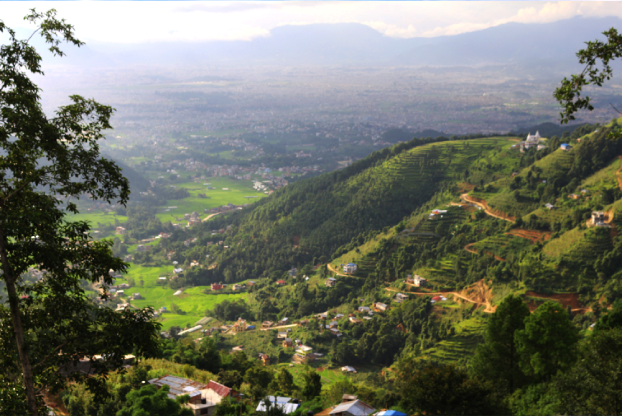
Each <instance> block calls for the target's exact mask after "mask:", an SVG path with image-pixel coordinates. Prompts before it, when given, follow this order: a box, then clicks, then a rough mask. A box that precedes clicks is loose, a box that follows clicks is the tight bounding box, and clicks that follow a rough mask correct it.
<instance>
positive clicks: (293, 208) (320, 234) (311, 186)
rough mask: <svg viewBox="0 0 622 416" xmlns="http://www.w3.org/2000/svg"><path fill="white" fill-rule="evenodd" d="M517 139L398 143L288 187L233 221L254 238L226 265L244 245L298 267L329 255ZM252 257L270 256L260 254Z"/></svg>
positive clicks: (391, 220) (390, 220) (411, 208)
mask: <svg viewBox="0 0 622 416" xmlns="http://www.w3.org/2000/svg"><path fill="white" fill-rule="evenodd" d="M510 143H513V141H511V139H510V138H506V137H497V138H483V139H475V140H467V141H446V142H438V143H431V144H427V145H423V146H417V147H412V146H410V147H411V148H408V147H407V146H406V145H405V144H403V145H402V146H401V148H403V149H404V150H402V151H400V145H397V146H394V147H393V148H390V149H385V150H383V151H382V152H378V153H379V154H382V153H384V155H385V156H384V157H378V155H376V154H373V155H371V156H370V157H369V158H367V159H365V160H363V161H361V162H359V163H357V164H355V165H352V166H350V167H348V168H346V169H343V170H341V171H338V172H332V173H329V174H326V175H323V176H321V177H319V178H314V179H312V180H307V181H301V182H299V183H295V184H292V185H290V186H287V187H286V188H284V189H282V190H280V191H278V192H277V193H275V194H274V195H272V196H271V197H270V198H266V199H265V200H263V201H259V202H258V203H257V206H256V207H254V209H253V212H251V213H249V214H248V215H242V213H241V214H240V215H239V216H237V217H234V218H233V220H234V221H235V225H236V226H238V227H239V230H238V235H242V236H248V237H249V238H250V241H247V243H246V244H245V245H246V247H245V248H243V247H240V248H239V249H238V247H237V246H236V247H235V248H234V249H233V250H229V253H227V255H226V256H224V257H225V258H223V261H222V262H221V263H223V264H222V267H226V265H227V264H229V261H228V259H229V258H232V257H236V260H238V259H239V255H240V254H241V255H242V256H244V255H245V254H243V253H241V251H245V249H246V251H249V250H259V251H260V252H261V251H263V250H269V251H268V252H266V256H268V254H269V255H270V257H272V259H273V262H274V257H275V256H274V253H275V251H276V252H280V251H281V250H284V251H283V252H282V255H281V256H280V257H281V259H282V261H284V262H287V261H289V262H290V263H292V264H291V265H295V264H297V263H299V262H300V261H305V262H306V261H309V260H310V259H307V258H306V253H307V250H308V251H309V252H314V253H318V252H319V253H322V254H324V255H326V256H330V255H331V254H332V253H333V251H334V250H335V249H337V248H338V247H339V246H341V245H343V244H346V243H348V242H349V241H350V240H351V239H352V237H355V236H357V235H359V234H360V233H362V232H366V231H368V230H372V229H375V230H380V229H382V228H383V227H386V226H393V225H395V224H396V223H398V222H400V221H401V220H402V219H403V218H404V217H405V216H407V215H410V214H411V213H412V212H413V211H415V210H416V209H417V208H418V207H420V206H421V205H422V204H424V203H426V202H428V201H429V200H430V198H432V197H433V196H434V195H435V194H436V193H438V192H439V191H441V190H443V189H445V188H447V187H448V186H452V187H453V186H454V184H456V183H457V182H460V181H462V180H463V179H462V178H463V175H464V172H465V170H467V169H468V168H469V166H470V165H471V164H472V163H473V162H474V161H475V160H478V159H479V158H480V157H482V155H483V154H485V153H486V152H490V151H492V150H493V149H495V148H497V147H499V146H506V145H510ZM249 245H250V246H252V249H251V248H250V247H249ZM285 249H286V250H285ZM286 251H287V253H286ZM253 261H254V262H255V263H262V261H263V259H262V257H261V255H260V256H255V259H254V260H253ZM285 264H287V263H285ZM257 266H259V267H257ZM266 266H268V265H266ZM270 266H272V265H270ZM256 267H257V270H260V269H261V268H263V267H261V265H260V264H256Z"/></svg>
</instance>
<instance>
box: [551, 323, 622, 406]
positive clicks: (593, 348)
mask: <svg viewBox="0 0 622 416" xmlns="http://www.w3.org/2000/svg"><path fill="white" fill-rule="evenodd" d="M621 349H622V329H620V328H616V329H611V330H609V331H597V332H596V333H594V334H593V335H592V336H591V337H589V338H587V339H586V341H585V342H584V344H583V345H582V346H581V353H580V356H579V359H578V360H577V362H576V364H575V365H574V366H573V367H572V368H571V369H570V370H569V371H567V372H564V373H560V374H559V375H558V377H556V379H555V381H554V386H555V389H556V390H557V392H558V393H557V396H558V398H559V400H558V403H559V408H558V409H557V411H558V413H557V414H560V413H561V414H575V415H579V414H583V415H619V414H622V378H621V377H620V374H622V356H621V355H620V350H621Z"/></svg>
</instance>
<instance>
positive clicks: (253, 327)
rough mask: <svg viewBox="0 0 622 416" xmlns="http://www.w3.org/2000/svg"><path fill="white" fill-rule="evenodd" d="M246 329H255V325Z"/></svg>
mask: <svg viewBox="0 0 622 416" xmlns="http://www.w3.org/2000/svg"><path fill="white" fill-rule="evenodd" d="M246 329H255V325H250V326H247V327H246Z"/></svg>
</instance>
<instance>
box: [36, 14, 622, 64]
mask: <svg viewBox="0 0 622 416" xmlns="http://www.w3.org/2000/svg"><path fill="white" fill-rule="evenodd" d="M621 22H622V21H621V20H620V19H619V18H616V17H607V18H579V17H577V18H572V19H568V20H561V21H557V22H553V23H537V24H536V23H533V24H523V23H507V24H504V25H500V26H496V27H491V28H488V29H484V30H480V31H475V32H470V33H464V34H460V35H454V36H441V37H435V38H411V39H397V38H391V37H387V36H384V35H382V34H381V33H379V32H377V31H376V30H374V29H372V28H370V27H368V26H365V25H362V24H358V23H339V24H312V25H304V26H281V27H277V28H274V29H273V30H272V32H271V35H270V36H268V37H262V38H256V39H253V40H251V41H213V42H196V43H192V42H168V43H167V42H156V43H146V44H123V45H121V44H110V43H89V45H88V46H86V47H82V48H80V49H79V50H78V49H77V48H70V47H66V49H67V51H68V54H67V57H66V58H63V61H59V60H58V58H49V57H46V59H52V60H53V61H55V62H58V63H61V62H62V63H65V64H78V65H85V64H91V65H96V66H106V67H110V66H123V65H135V64H150V65H170V64H171V63H177V64H183V65H188V64H210V65H233V64H235V65H245V66H249V65H262V64H264V65H290V66H297V65H305V66H308V65H317V66H326V65H336V66H340V65H343V66H349V65H356V66H361V65H362V66H384V65H386V66H399V65H414V66H482V65H504V64H513V65H519V66H521V67H525V68H530V69H533V70H536V71H537V70H538V69H544V68H546V69H547V70H548V71H547V72H550V70H551V69H554V68H555V67H558V66H563V67H564V68H565V70H568V65H569V64H573V63H574V64H576V58H575V53H576V52H577V50H579V49H580V48H582V47H583V46H584V42H586V41H588V40H593V39H596V38H598V37H602V35H601V33H602V32H603V31H605V30H606V29H609V28H610V27H621V26H622V25H621V24H620V23H621Z"/></svg>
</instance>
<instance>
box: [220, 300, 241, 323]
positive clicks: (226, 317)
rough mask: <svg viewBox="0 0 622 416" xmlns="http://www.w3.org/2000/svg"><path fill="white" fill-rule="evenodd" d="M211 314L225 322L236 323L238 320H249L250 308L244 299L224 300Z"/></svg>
mask: <svg viewBox="0 0 622 416" xmlns="http://www.w3.org/2000/svg"><path fill="white" fill-rule="evenodd" d="M211 313H212V314H213V315H214V316H216V317H217V318H218V319H220V320H223V321H235V320H237V319H238V318H243V319H249V315H248V307H247V305H246V303H245V302H244V299H239V300H234V301H228V300H224V301H222V302H221V303H219V304H217V305H216V306H215V307H214V309H213V310H212V311H211Z"/></svg>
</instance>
